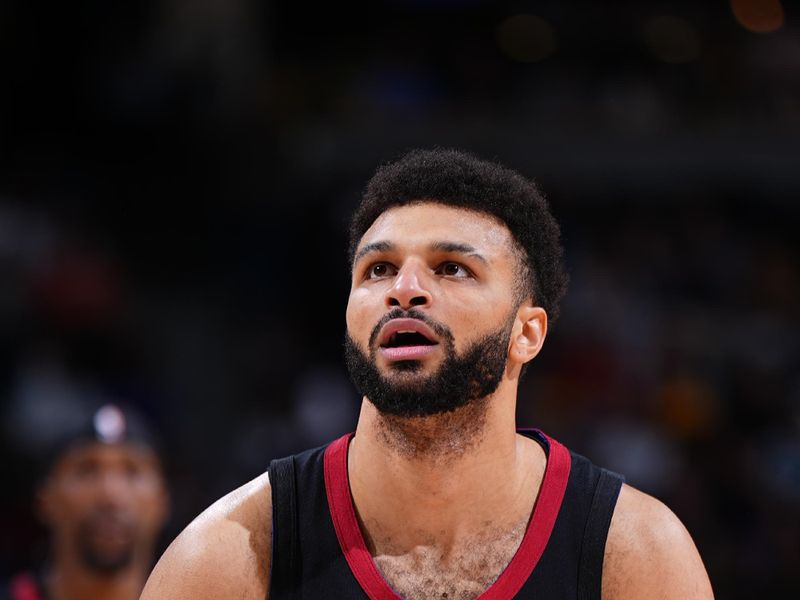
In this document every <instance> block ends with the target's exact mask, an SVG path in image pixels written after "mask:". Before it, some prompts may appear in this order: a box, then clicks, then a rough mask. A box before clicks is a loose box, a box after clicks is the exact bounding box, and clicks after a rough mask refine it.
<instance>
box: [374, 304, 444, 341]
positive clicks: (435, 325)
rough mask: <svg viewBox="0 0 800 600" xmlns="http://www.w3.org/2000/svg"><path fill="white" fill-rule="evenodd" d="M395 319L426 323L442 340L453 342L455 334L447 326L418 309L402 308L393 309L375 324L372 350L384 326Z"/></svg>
mask: <svg viewBox="0 0 800 600" xmlns="http://www.w3.org/2000/svg"><path fill="white" fill-rule="evenodd" d="M394 319H417V320H418V321H422V322H423V323H425V325H427V326H428V327H430V328H431V329H432V330H433V332H434V333H436V335H438V336H439V337H440V338H442V339H445V340H447V341H448V342H452V340H453V334H452V333H451V332H450V329H449V328H448V327H447V326H446V325H442V324H441V323H439V322H438V321H436V320H434V319H432V318H431V317H429V316H428V315H426V314H425V313H424V312H422V311H420V310H417V309H416V308H409V309H408V310H403V309H402V308H393V309H392V310H390V311H389V312H388V313H386V314H385V315H383V317H381V319H380V321H378V322H377V323H376V324H375V327H374V328H373V329H372V333H370V335H369V347H370V348H372V347H373V346H374V345H375V340H377V339H378V335H379V334H380V332H381V329H382V328H383V326H384V325H386V323H388V322H389V321H392V320H394Z"/></svg>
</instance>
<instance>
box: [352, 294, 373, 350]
mask: <svg viewBox="0 0 800 600" xmlns="http://www.w3.org/2000/svg"><path fill="white" fill-rule="evenodd" d="M368 299H369V293H368V292H367V291H366V290H363V289H355V290H353V291H352V292H351V293H350V299H349V300H348V302H347V312H346V313H345V319H346V322H347V331H348V333H349V334H350V336H351V337H352V338H354V339H356V340H359V341H364V340H366V339H367V337H369V331H370V328H371V327H372V326H374V323H373V322H374V321H376V319H375V318H374V315H373V314H372V313H373V312H374V311H375V309H374V307H372V304H371V303H369V302H368Z"/></svg>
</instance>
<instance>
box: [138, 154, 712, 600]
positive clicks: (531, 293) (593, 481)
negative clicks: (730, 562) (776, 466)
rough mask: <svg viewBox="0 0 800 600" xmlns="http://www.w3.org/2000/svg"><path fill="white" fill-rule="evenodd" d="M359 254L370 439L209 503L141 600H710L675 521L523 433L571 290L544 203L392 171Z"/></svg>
mask: <svg viewBox="0 0 800 600" xmlns="http://www.w3.org/2000/svg"><path fill="white" fill-rule="evenodd" d="M350 233H351V237H350V253H351V259H352V282H351V291H350V298H349V303H348V306H347V313H346V321H347V335H346V338H345V357H346V362H347V366H348V369H349V371H350V375H351V378H352V379H353V382H354V383H355V385H356V387H357V388H358V389H359V391H360V392H361V393H362V394H363V401H362V408H361V413H360V416H359V419H358V424H357V428H356V433H355V435H352V434H350V435H345V436H343V437H341V438H339V439H338V440H336V441H334V442H332V443H331V444H329V445H327V446H324V447H322V448H318V449H315V450H309V451H307V452H304V453H302V454H299V455H295V456H291V457H288V458H286V459H281V460H277V461H273V462H272V463H271V464H270V467H269V471H268V473H266V474H264V475H262V476H260V477H258V478H256V479H255V480H253V481H252V482H250V483H248V484H246V485H245V486H243V487H241V488H240V489H238V490H236V491H234V492H232V493H231V494H229V495H228V496H226V497H224V498H222V499H221V500H220V501H218V502H217V503H215V504H214V505H213V506H212V507H210V508H209V509H208V510H207V511H206V512H204V513H203V514H202V515H200V516H199V517H198V518H197V519H196V520H195V521H194V522H193V523H192V524H191V525H190V526H189V527H188V528H187V529H186V530H184V532H183V533H182V534H181V535H180V536H179V537H178V538H177V539H176V540H175V542H173V544H172V545H171V546H170V548H169V549H168V550H167V552H166V553H165V554H164V556H163V557H162V559H161V560H160V561H159V563H158V565H157V566H156V569H155V570H154V571H153V574H152V575H151V577H150V579H149V581H148V584H147V587H146V588H145V591H144V593H143V598H144V599H146V600H155V599H175V600H178V599H181V600H183V599H185V600H189V599H192V600H195V599H198V598H231V599H234V598H236V599H242V598H253V599H256V598H258V599H262V598H264V597H269V598H271V599H272V600H278V599H282V598H309V599H310V598H365V597H369V598H381V599H390V598H398V597H404V598H415V599H428V598H477V597H479V596H480V597H486V598H497V599H505V598H512V597H516V598H538V599H539V600H542V599H547V598H600V597H602V598H604V599H605V600H608V599H620V598H655V597H658V598H674V599H676V600H677V599H680V600H687V599H688V600H691V599H697V600H700V599H704V600H705V599H708V598H711V597H712V596H713V594H712V591H711V586H710V583H709V581H708V576H707V575H706V572H705V568H704V566H703V563H702V561H701V559H700V556H699V554H698V552H697V550H696V548H695V546H694V543H693V542H692V539H691V537H690V536H689V534H688V533H687V531H686V529H685V528H684V527H683V525H682V524H681V522H680V521H679V520H678V519H677V517H675V515H674V514H673V513H672V512H671V511H670V510H669V509H668V508H666V506H665V505H663V504H662V503H661V502H659V501H658V500H656V499H654V498H652V497H650V496H648V495H646V494H644V493H642V492H639V491H637V490H636V489H634V488H632V487H630V486H628V485H624V484H623V482H622V478H621V477H620V476H619V475H616V474H614V473H611V472H609V471H606V470H605V469H601V468H599V467H597V466H595V465H593V464H592V463H590V462H589V461H588V460H587V459H585V458H583V457H581V456H579V455H577V454H574V453H571V452H570V451H569V450H567V449H566V448H565V447H564V446H563V445H561V444H560V443H559V442H557V441H556V440H554V439H552V438H550V437H548V436H546V435H545V434H543V433H542V432H539V431H524V430H516V427H515V408H516V402H517V388H518V384H519V380H520V377H521V375H522V372H523V370H524V368H525V367H526V365H527V364H528V363H529V362H530V361H531V360H533V359H534V358H535V357H536V355H537V354H538V353H539V351H540V349H541V348H542V345H543V343H544V340H545V337H546V334H547V328H548V319H549V321H550V322H552V321H553V320H554V319H555V318H556V317H557V315H558V305H559V301H560V300H561V297H562V295H563V293H564V291H565V289H566V283H567V278H566V274H565V271H564V266H563V262H562V254H563V250H562V247H561V243H560V239H559V238H560V234H559V227H558V225H557V223H556V222H555V220H554V219H553V217H552V215H551V214H550V212H549V208H548V206H547V203H546V201H545V200H544V198H543V196H542V195H541V193H540V192H539V190H538V188H537V187H536V186H535V185H534V184H533V183H532V182H530V181H528V180H526V179H524V178H523V177H522V176H520V175H519V174H517V173H516V172H514V171H511V170H509V169H506V168H504V167H502V166H500V165H497V164H494V163H488V162H485V161H482V160H480V159H477V158H476V157H474V156H472V155H469V154H465V153H462V152H458V151H450V150H435V151H415V152H412V153H409V154H408V155H406V156H405V157H403V158H401V159H400V160H398V161H397V162H394V163H390V164H388V165H386V166H384V167H382V168H381V169H379V171H378V172H377V174H376V175H375V176H374V177H373V179H372V180H371V181H370V183H369V184H368V186H367V189H366V192H365V194H364V197H363V198H362V203H361V205H360V206H359V208H358V209H357V210H356V213H355V215H354V217H353V220H352V222H351V229H350ZM309 266H310V268H309V269H308V271H307V273H308V275H309V276H311V277H313V276H314V273H315V271H314V265H313V264H311V265H309ZM314 318H319V314H315V315H314ZM597 318H603V315H602V314H598V315H597ZM312 343H313V342H312Z"/></svg>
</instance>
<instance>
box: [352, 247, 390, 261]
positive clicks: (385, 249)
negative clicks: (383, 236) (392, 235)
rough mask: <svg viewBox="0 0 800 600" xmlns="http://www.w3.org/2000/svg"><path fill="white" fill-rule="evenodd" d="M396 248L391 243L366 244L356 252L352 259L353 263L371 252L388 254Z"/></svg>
mask: <svg viewBox="0 0 800 600" xmlns="http://www.w3.org/2000/svg"><path fill="white" fill-rule="evenodd" d="M395 248H396V246H395V245H394V244H393V243H392V242H372V243H371V244H367V245H366V246H364V247H363V248H361V250H359V251H358V252H356V256H355V258H354V259H353V263H354V264H355V263H357V262H358V261H359V260H361V258H362V257H363V256H365V255H367V254H370V253H372V252H390V251H392V250H394V249H395Z"/></svg>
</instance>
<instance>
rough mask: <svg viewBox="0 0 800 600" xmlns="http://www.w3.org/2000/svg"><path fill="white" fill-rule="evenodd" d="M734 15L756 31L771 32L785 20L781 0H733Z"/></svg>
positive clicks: (740, 21) (745, 25) (741, 23)
mask: <svg viewBox="0 0 800 600" xmlns="http://www.w3.org/2000/svg"><path fill="white" fill-rule="evenodd" d="M731 10H732V11H733V16H734V17H735V18H736V20H737V21H738V22H739V24H740V25H741V26H742V27H744V28H745V29H747V30H749V31H752V32H754V33H771V32H773V31H777V30H778V29H780V28H781V27H782V26H783V22H784V20H785V17H784V12H783V6H782V5H781V1H780V0H731Z"/></svg>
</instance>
